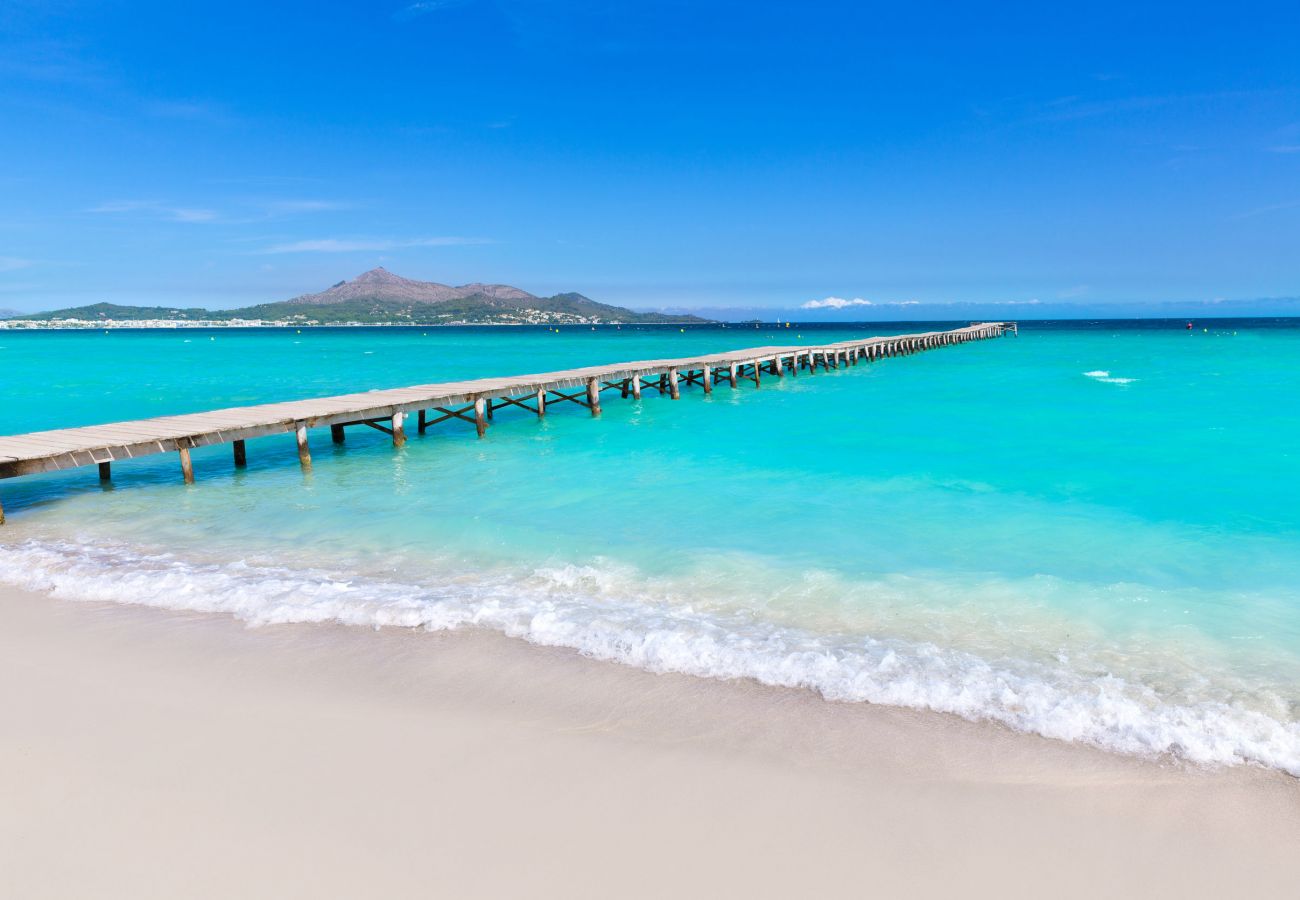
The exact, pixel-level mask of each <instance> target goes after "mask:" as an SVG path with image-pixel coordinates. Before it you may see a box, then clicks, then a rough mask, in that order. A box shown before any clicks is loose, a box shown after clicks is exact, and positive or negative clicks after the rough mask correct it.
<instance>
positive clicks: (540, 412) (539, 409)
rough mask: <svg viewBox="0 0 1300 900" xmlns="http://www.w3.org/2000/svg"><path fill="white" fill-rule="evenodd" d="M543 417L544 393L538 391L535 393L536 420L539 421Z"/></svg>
mask: <svg viewBox="0 0 1300 900" xmlns="http://www.w3.org/2000/svg"><path fill="white" fill-rule="evenodd" d="M545 415H546V391H541V390H539V391H538V392H537V418H539V419H540V418H542V417H543V416H545Z"/></svg>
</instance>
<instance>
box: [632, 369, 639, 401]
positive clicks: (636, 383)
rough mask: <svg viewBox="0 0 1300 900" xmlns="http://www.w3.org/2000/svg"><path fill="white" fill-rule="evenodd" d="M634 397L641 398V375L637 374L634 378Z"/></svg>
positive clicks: (634, 398) (635, 398)
mask: <svg viewBox="0 0 1300 900" xmlns="http://www.w3.org/2000/svg"><path fill="white" fill-rule="evenodd" d="M632 399H633V400H640V399H641V376H640V375H637V376H636V377H634V378H633V379H632Z"/></svg>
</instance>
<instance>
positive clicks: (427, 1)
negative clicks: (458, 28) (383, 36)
mask: <svg viewBox="0 0 1300 900" xmlns="http://www.w3.org/2000/svg"><path fill="white" fill-rule="evenodd" d="M469 2H471V0H416V2H415V3H408V4H407V5H406V6H404V7H402V8H401V9H399V10H398V11H397V12H395V13H393V18H394V19H396V20H397V21H399V22H404V21H407V20H410V19H414V18H417V17H419V16H424V15H428V14H429V13H431V12H437V11H438V10H440V9H453V8H455V7H457V6H464V5H465V4H467V3H469Z"/></svg>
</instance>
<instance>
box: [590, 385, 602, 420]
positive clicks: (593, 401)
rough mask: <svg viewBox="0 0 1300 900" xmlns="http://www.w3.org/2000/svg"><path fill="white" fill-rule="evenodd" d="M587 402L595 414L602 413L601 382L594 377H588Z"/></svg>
mask: <svg viewBox="0 0 1300 900" xmlns="http://www.w3.org/2000/svg"><path fill="white" fill-rule="evenodd" d="M587 404H588V405H589V406H590V407H591V414H592V415H593V416H598V415H600V383H599V382H598V381H596V379H594V378H588V379H587Z"/></svg>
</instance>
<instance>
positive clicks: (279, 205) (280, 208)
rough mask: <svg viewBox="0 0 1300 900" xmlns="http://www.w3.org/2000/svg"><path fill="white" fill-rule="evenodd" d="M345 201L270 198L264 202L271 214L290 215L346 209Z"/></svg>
mask: <svg viewBox="0 0 1300 900" xmlns="http://www.w3.org/2000/svg"><path fill="white" fill-rule="evenodd" d="M348 208H349V206H348V204H346V203H336V202H335V201H333V200H271V201H270V202H268V203H267V204H266V211H267V212H268V213H269V214H270V215H273V216H292V215H297V214H299V213H314V212H335V211H337V210H341V209H348Z"/></svg>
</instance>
